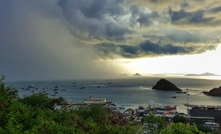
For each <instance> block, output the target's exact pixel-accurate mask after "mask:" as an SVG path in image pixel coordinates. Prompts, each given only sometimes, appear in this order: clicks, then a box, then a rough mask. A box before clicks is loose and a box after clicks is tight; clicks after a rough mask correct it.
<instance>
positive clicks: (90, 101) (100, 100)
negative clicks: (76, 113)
mask: <svg viewBox="0 0 221 134" xmlns="http://www.w3.org/2000/svg"><path fill="white" fill-rule="evenodd" d="M82 103H86V104H110V103H111V102H110V101H107V99H106V98H104V97H102V98H92V97H91V96H90V97H89V98H88V99H84V101H83V102H82Z"/></svg>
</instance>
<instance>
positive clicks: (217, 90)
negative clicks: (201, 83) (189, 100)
mask: <svg viewBox="0 0 221 134" xmlns="http://www.w3.org/2000/svg"><path fill="white" fill-rule="evenodd" d="M203 93H204V94H205V95H209V96H220V97H221V86H219V87H218V88H216V87H215V88H213V89H211V90H210V91H204V92H203Z"/></svg>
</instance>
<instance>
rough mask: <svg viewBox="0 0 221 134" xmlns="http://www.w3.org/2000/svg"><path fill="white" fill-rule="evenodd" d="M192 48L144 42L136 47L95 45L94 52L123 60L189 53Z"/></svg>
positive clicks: (106, 44) (108, 44) (107, 44)
mask: <svg viewBox="0 0 221 134" xmlns="http://www.w3.org/2000/svg"><path fill="white" fill-rule="evenodd" d="M192 50H194V49H193V48H189V49H188V48H185V47H182V46H174V45H172V44H165V45H159V44H157V43H153V42H150V41H146V42H144V43H141V44H139V45H136V46H128V45H116V44H110V43H102V44H97V45H96V51H97V52H98V53H99V54H100V55H102V56H104V57H111V58H113V57H114V56H120V57H124V58H138V57H146V56H151V55H158V56H159V55H171V54H173V55H174V54H185V53H191V51H192Z"/></svg>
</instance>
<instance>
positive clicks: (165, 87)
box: [152, 79, 182, 92]
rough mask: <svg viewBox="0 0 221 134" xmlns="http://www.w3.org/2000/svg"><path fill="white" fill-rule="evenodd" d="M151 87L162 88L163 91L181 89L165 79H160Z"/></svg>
mask: <svg viewBox="0 0 221 134" xmlns="http://www.w3.org/2000/svg"><path fill="white" fill-rule="evenodd" d="M152 89H156V90H163V91H181V92H182V90H181V89H179V88H178V87H177V86H175V85H174V84H173V83H171V82H170V81H168V80H166V79H160V80H159V81H158V82H157V83H156V85H154V86H153V87H152Z"/></svg>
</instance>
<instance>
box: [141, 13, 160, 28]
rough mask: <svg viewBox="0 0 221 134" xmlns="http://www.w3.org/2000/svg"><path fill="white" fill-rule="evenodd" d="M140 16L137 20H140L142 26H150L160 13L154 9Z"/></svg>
mask: <svg viewBox="0 0 221 134" xmlns="http://www.w3.org/2000/svg"><path fill="white" fill-rule="evenodd" d="M139 16H140V17H139V18H138V19H137V22H139V23H140V25H141V26H142V25H145V26H149V25H151V24H152V21H153V19H157V18H158V17H159V14H158V12H156V11H153V12H151V13H141V14H140V15H139Z"/></svg>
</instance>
